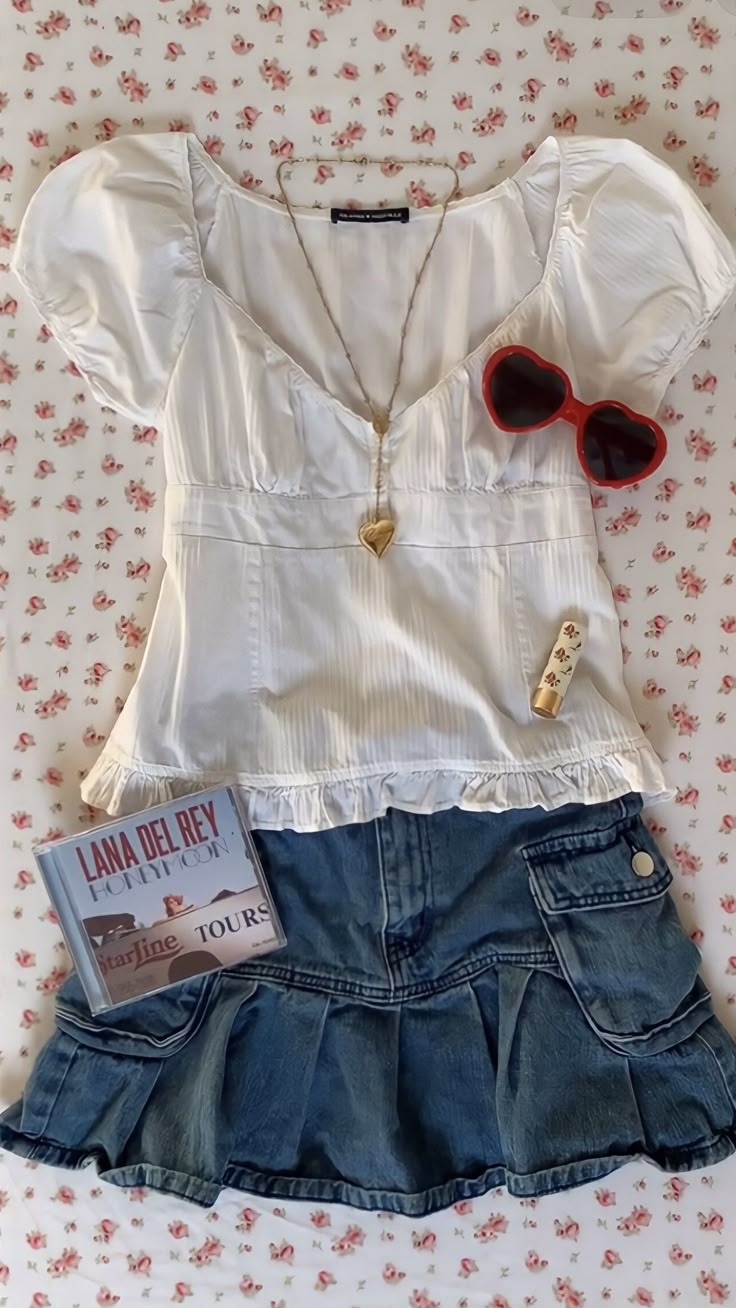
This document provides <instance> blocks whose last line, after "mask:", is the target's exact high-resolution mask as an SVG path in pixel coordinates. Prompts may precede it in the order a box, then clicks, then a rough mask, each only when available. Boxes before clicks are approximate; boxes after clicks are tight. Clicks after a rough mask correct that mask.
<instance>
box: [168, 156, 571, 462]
mask: <svg viewBox="0 0 736 1308" xmlns="http://www.w3.org/2000/svg"><path fill="white" fill-rule="evenodd" d="M179 136H180V138H181V145H182V151H183V172H184V179H185V182H186V188H187V200H188V204H189V215H188V216H189V220H190V224H191V234H192V240H193V243H194V246H195V252H196V257H197V260H198V263H199V272H200V276H201V278H202V281H203V283H204V284H205V285H207V286H208V287H209V288H210V289H211V291H212V292H213V293H214V294H215V295H216V296H217V297H218V298H219V299H220V300H222V301H224V302H225V303H227V304H228V305H230V307H231V308H232V309H234V310H235V311H236V313H237V314H238V315H239V316H241V317H242V318H243V319H244V320H245V321H246V322H247V323H248V324H249V325H250V327H251V328H252V330H253V331H254V332H255V334H256V336H257V337H259V338H260V340H261V341H262V342H263V344H264V346H265V347H266V348H267V349H269V350H271V351H272V352H273V353H275V354H276V356H277V357H279V358H281V359H282V360H283V361H284V362H285V363H286V364H287V365H288V366H289V367H290V369H291V370H292V372H293V374H294V375H295V377H296V379H297V380H298V381H299V382H301V383H302V384H304V385H306V386H308V387H309V389H310V390H311V391H312V393H313V395H314V396H315V397H316V398H317V399H318V400H319V401H320V402H321V403H322V404H323V405H325V407H327V408H328V409H332V410H335V411H337V412H340V413H342V414H343V416H344V417H346V418H347V419H349V420H350V422H351V424H355V425H356V426H358V428H359V429H360V432H361V435H362V436H363V439H364V440H366V441H371V442H372V438H373V430H372V420H371V418H369V417H364V416H363V415H362V414H360V413H357V412H356V411H355V410H354V409H352V408H351V407H350V406H349V405H348V404H345V403H343V401H342V400H340V399H338V398H337V396H335V395H333V394H332V392H331V391H329V390H328V389H327V388H326V387H325V386H322V385H321V384H320V382H318V381H317V379H316V378H315V377H313V376H312V374H311V373H310V372H308V370H307V369H306V368H304V367H303V366H302V364H300V363H297V361H296V359H294V358H293V357H292V356H291V355H290V354H289V352H288V350H286V349H284V347H283V346H282V345H279V343H278V341H276V340H275V339H274V338H273V337H272V336H271V335H270V333H269V332H267V331H266V329H265V328H264V327H262V326H261V324H260V323H259V322H258V320H257V319H256V318H254V317H253V316H252V315H251V314H250V313H248V311H247V309H246V308H245V307H244V306H243V305H242V304H240V303H239V302H238V301H237V300H235V299H234V298H233V297H232V296H231V295H229V294H228V292H227V291H226V290H225V289H224V288H223V287H221V286H219V285H218V284H217V282H214V281H213V280H212V279H211V277H209V275H208V273H207V270H206V268H205V263H204V250H203V248H202V244H201V241H200V237H199V228H198V224H197V215H196V206H195V200H194V180H193V175H192V158H191V154H190V150H191V152H192V154H193V155H194V156H195V158H196V159H197V160H198V162H199V163H200V164H201V165H202V166H203V168H204V169H205V171H206V172H207V173H208V174H209V175H210V177H211V178H212V179H213V181H214V182H215V183H216V185H217V191H216V195H215V215H216V214H217V211H218V209H219V204H220V197H221V195H222V193H223V192H224V191H228V192H229V193H230V194H232V195H234V196H235V197H237V198H238V199H239V200H240V201H245V203H246V205H251V206H255V207H257V208H263V209H267V210H268V211H269V212H270V213H273V214H278V215H280V216H281V217H283V218H286V219H287V221H288V220H289V214H288V211H287V209H286V206H285V205H284V204H282V203H280V202H279V201H278V200H274V199H272V198H271V197H270V196H267V195H260V194H259V193H258V192H257V191H252V190H249V189H247V188H245V187H243V186H240V185H239V183H238V182H236V181H235V180H234V179H233V178H232V177H231V176H230V174H229V173H227V172H226V171H225V169H224V168H223V167H222V166H221V165H220V164H219V163H218V162H217V161H216V160H215V159H213V158H212V156H211V155H210V154H209V152H208V151H207V150H206V149H205V147H204V145H203V144H202V142H201V141H200V139H199V137H198V136H197V135H196V134H195V133H194V132H181V133H179ZM564 146H565V142H564V141H560V140H558V139H557V137H555V136H552V135H551V134H550V135H548V136H546V137H545V138H544V139H543V140H542V141H540V143H539V145H538V146H537V147H536V149H535V150H534V152H533V153H532V154H531V155H529V157H528V158H527V159H525V160H524V162H523V163H522V164H521V165H520V166H519V168H517V169H516V171H515V172H514V173H511V174H510V175H509V176H508V177H505V178H503V180H502V181H500V182H498V183H497V184H496V185H495V186H491V187H487V188H486V189H485V190H484V191H479V192H477V193H476V194H474V195H469V196H461V197H460V198H459V199H457V200H451V201H450V203H449V205H448V206H447V213H446V216H445V228H444V231H443V235H444V234H445V233H446V232H447V230H448V223H451V220H452V218H453V216H454V214H456V213H458V212H460V211H462V210H465V209H468V208H471V207H473V206H480V205H483V204H487V203H489V202H490V201H492V200H495V199H496V198H498V197H499V196H500V195H503V194H506V193H507V192H510V191H512V190H513V188H514V187H517V188H518V184H519V182H520V181H522V180H524V179H525V178H527V177H530V176H532V175H533V174H534V172H535V170H536V168H537V167H538V165H539V162H540V159H546V157H547V155H548V154H549V151H550V150H552V151H554V155H555V157H556V159H557V164H558V186H557V194H556V196H555V203H554V213H553V222H552V229H551V232H550V238H549V244H548V246H547V250H546V252H545V259H544V264H543V267H542V273H541V276H540V278H539V280H538V281H537V282H535V284H534V286H532V287H531V288H530V289H529V290H528V291H527V293H526V294H525V295H524V296H522V298H521V299H520V300H518V301H517V302H516V304H514V305H513V306H512V307H511V309H510V310H509V311H508V313H507V314H506V315H505V316H504V317H503V318H502V320H501V321H500V322H499V323H497V324H496V326H495V327H494V328H493V329H492V330H491V331H490V332H489V333H488V335H487V336H485V337H484V338H483V340H482V341H481V342H480V343H479V344H478V345H477V346H476V347H475V348H474V349H473V350H471V351H470V352H469V353H468V354H466V355H464V356H463V357H462V358H461V359H458V360H457V362H456V363H454V364H452V366H451V367H450V368H448V370H447V371H446V372H445V373H443V375H442V376H441V377H440V378H439V380H438V381H437V382H435V383H434V385H433V386H431V387H430V388H429V390H427V391H424V392H423V393H422V394H421V395H418V396H417V397H416V398H415V399H414V400H411V401H410V402H409V403H408V404H406V405H405V406H404V408H403V409H398V410H396V411H395V412H394V413H393V415H392V417H391V426H390V428H389V432H388V435H387V437H386V445H390V444H391V442H392V440H393V439H395V438H396V435H397V431H398V427H399V425H400V423H399V420H406V419H408V418H409V417H410V416H411V415H413V414H414V413H415V411H416V410H417V409H419V408H420V407H421V406H423V405H424V404H426V403H428V402H429V401H430V400H431V399H433V398H434V397H435V396H436V395H437V394H438V393H439V392H440V391H441V390H443V389H444V388H445V387H447V386H448V385H450V383H451V382H452V381H453V380H454V379H455V378H456V377H458V376H459V375H460V373H461V372H462V371H463V369H466V368H470V367H472V366H473V364H474V363H475V362H476V361H477V360H478V359H479V358H481V357H482V356H483V355H484V354H485V353H486V352H487V351H489V350H491V349H492V347H493V345H494V344H495V342H496V341H497V339H498V337H499V336H500V335H501V333H502V332H505V331H507V330H508V328H509V327H510V326H511V325H512V324H513V322H514V321H515V319H516V316H517V315H518V314H520V313H521V311H522V309H524V308H528V307H529V305H530V304H532V303H533V302H534V301H536V300H537V299H538V298H541V297H542V295H543V294H544V292H545V291H546V290H547V288H548V286H549V283H550V281H551V278H552V275H553V273H554V271H555V268H556V266H557V255H558V250H559V243H560V236H561V232H562V227H563V217H564V213H565V210H566V208H567V204H568V201H569V195H568V190H567V168H566V163H567V161H566V157H565V149H564ZM346 162H348V160H346ZM292 210H293V212H294V215H295V217H296V219H297V220H298V221H301V220H302V219H312V220H316V221H318V222H330V221H331V219H330V211H329V209H328V208H326V207H322V206H304V205H292ZM441 210H442V205H440V204H436V205H426V206H424V207H423V208H422V209H420V210H418V211H414V210H413V211H412V220H414V219H415V217H416V218H419V219H426V218H431V217H435V218H438V217H439V214H440V212H441ZM215 220H216V219H215ZM213 226H214V222H213Z"/></svg>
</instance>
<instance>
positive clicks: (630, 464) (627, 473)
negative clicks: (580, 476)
mask: <svg viewBox="0 0 736 1308" xmlns="http://www.w3.org/2000/svg"><path fill="white" fill-rule="evenodd" d="M656 451H657V438H656V436H655V434H654V432H653V431H652V429H651V427H647V426H646V425H645V423H643V422H636V421H635V420H634V419H633V418H628V417H627V416H626V414H625V413H623V412H622V410H621V409H616V408H614V406H613V405H607V404H602V405H601V406H600V408H599V409H595V410H594V412H593V413H591V415H590V417H589V418H588V419H587V421H586V423H585V427H584V429H583V456H584V458H585V460H586V462H587V464H588V467H589V468H590V471H591V472H592V473H593V475H594V476H595V477H598V478H599V479H600V480H601V481H627V480H628V479H629V478H631V477H640V476H642V475H643V474H644V473H645V472H646V470H647V468H648V467H649V465H650V463H651V462H652V460H653V459H654V455H655V454H656Z"/></svg>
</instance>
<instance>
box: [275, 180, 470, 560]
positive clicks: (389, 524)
mask: <svg viewBox="0 0 736 1308" xmlns="http://www.w3.org/2000/svg"><path fill="white" fill-rule="evenodd" d="M386 162H388V160H384V159H372V158H369V157H368V156H367V155H362V156H361V157H360V158H357V159H356V158H341V157H339V156H334V157H333V158H327V157H322V156H314V155H313V156H308V155H302V156H300V157H299V158H298V159H282V160H281V162H280V164H279V166H278V168H277V169H276V180H277V182H278V184H279V190H280V191H281V196H282V198H283V201H284V204H285V205H286V209H287V212H288V214H289V217H290V219H291V224H292V227H293V228H294V233H295V235H296V238H297V240H298V242H299V245H300V247H301V251H302V254H303V255H304V259H305V262H306V264H307V267H308V269H309V271H310V273H311V275H312V279H313V281H314V284H315V286H316V288H317V292H318V294H319V298H320V300H321V301H322V304H323V307H324V310H325V313H326V314H327V317H328V318H329V320H330V322H331V323H332V326H333V328H334V330H335V334H336V336H337V338H338V340H339V341H340V344H341V345H342V348H343V351H344V353H345V357H346V359H347V361H348V363H349V364H350V367H351V369H352V372H353V376H354V377H355V380H356V382H357V383H358V386H359V387H360V390H361V393H362V395H363V399H364V400H365V402H366V404H367V406H368V409H369V410H370V414H371V417H372V419H373V430H374V432H375V434H376V441H377V450H376V478H375V494H376V498H375V504H374V508H373V515H372V517H371V518H369V519H368V520H367V521H365V522H362V523H361V525H360V530H359V532H358V539H359V541H360V543H361V545H364V546H365V548H366V549H367V550H369V551H370V553H371V554H373V555H374V556H375V557H376V558H377V559H380V558H381V556H382V555H383V554H385V553H386V550H387V549H388V547H389V545H390V544H391V541H392V540H393V538H394V534H395V532H396V524H395V522H394V521H393V519H392V518H391V517H389V515H388V512H386V511H384V512H382V510H381V496H382V493H383V442H384V440H385V438H386V434H387V432H388V430H389V428H390V426H391V409H392V408H393V403H394V399H395V398H396V392H397V390H398V388H399V382H400V381H401V371H402V368H403V365H404V344H405V341H406V333H407V328H408V326H409V319H410V318H411V313H412V309H413V308H414V301H415V299H416V294H417V291H418V289H419V283H420V282H421V280H422V277H423V275H424V270H425V268H426V267H427V264H428V263H429V259H430V255H431V254H432V251H433V250H434V247H435V245H436V244H437V241H438V239H439V235H440V232H441V231H442V227H443V224H444V221H445V215H446V214H447V206H448V205H449V203H450V201H451V199H452V197H453V195H454V194H455V192H456V191H457V190H459V189H460V178H459V177H458V173H457V169H456V168H455V167H453V165H452V164H451V163H447V162H445V161H444V160H441V159H393V158H392V159H391V160H390V162H391V163H392V164H395V163H401V164H421V165H422V167H432V168H438V167H439V168H449V169H450V170H451V172H452V174H453V177H454V182H453V186H452V190H451V191H450V192H449V194H448V195H447V198H446V199H445V201H444V203H443V205H442V213H441V214H440V220H439V224H438V226H437V230H436V231H435V234H434V236H433V237H432V240H431V242H430V244H429V247H428V249H427V252H426V254H425V256H424V259H423V260H422V263H421V266H420V268H419V272H418V273H417V275H416V278H415V281H414V287H413V289H412V292H411V295H410V297H409V307H408V308H407V311H406V316H405V318H404V323H403V326H402V328H401V340H400V344H399V359H398V363H397V366H396V377H395V380H394V385H393V390H392V391H391V394H390V396H389V399H388V402H387V404H386V407H385V408H383V409H379V408H378V407H377V406H376V405H375V404H374V403H373V400H372V399H371V397H370V395H369V394H368V392H367V390H366V388H365V386H364V384H363V379H362V377H361V375H360V373H359V371H358V369H357V367H356V366H355V362H354V360H353V356H352V354H351V352H350V349H349V347H348V345H347V342H346V341H345V337H344V336H343V334H342V332H341V331H340V328H339V326H338V324H337V322H336V321H335V317H334V314H333V313H332V310H331V309H330V306H329V304H328V303H327V298H326V296H325V293H324V291H323V289H322V284H321V282H320V280H319V277H318V276H317V273H316V271H315V268H314V265H313V263H312V260H311V259H310V257H309V254H308V253H307V249H306V246H305V244H304V241H303V239H302V235H301V232H300V231H299V228H298V226H297V222H296V217H295V215H294V211H293V209H292V207H291V204H290V202H289V197H288V196H287V194H286V191H285V190H284V186H283V183H282V181H281V170H282V168H285V167H287V166H289V167H291V166H293V165H294V164H301V163H318V164H324V163H352V164H358V165H359V166H361V167H364V166H365V165H367V164H370V163H376V164H383V163H386Z"/></svg>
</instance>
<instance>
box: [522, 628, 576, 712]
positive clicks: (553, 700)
mask: <svg viewBox="0 0 736 1308" xmlns="http://www.w3.org/2000/svg"><path fill="white" fill-rule="evenodd" d="M584 643H585V641H584V638H583V632H582V628H581V625H580V623H579V622H576V621H575V620H574V619H573V618H566V619H565V621H564V622H563V624H562V626H561V627H560V632H559V635H558V637H557V640H556V641H555V643H554V645H553V646H552V650H551V652H550V656H549V658H548V660H547V665H546V667H545V669H544V672H543V673H542V675H541V677H540V678H539V685H538V686H537V688H536V690H535V692H534V694H533V695H532V702H531V708H532V712H533V713H536V715H537V717H540V718H556V717H557V714H558V713H559V711H560V709H561V708H562V703H563V700H564V698H565V695H566V694H567V688H568V686H569V685H570V681H571V680H572V675H573V673H574V671H575V668H576V666H577V662H578V659H579V658H580V654H581V652H582V649H583V645H584Z"/></svg>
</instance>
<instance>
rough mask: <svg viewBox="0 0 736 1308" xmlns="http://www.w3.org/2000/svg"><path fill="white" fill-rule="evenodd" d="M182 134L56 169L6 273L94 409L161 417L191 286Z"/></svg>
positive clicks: (194, 267)
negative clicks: (98, 406) (97, 404)
mask: <svg viewBox="0 0 736 1308" xmlns="http://www.w3.org/2000/svg"><path fill="white" fill-rule="evenodd" d="M187 164H188V156H187V154H186V139H185V137H184V135H183V134H178V133H153V134H148V135H145V136H121V137H117V138H115V139H114V140H111V141H106V142H104V143H103V144H100V145H95V146H91V147H90V148H89V149H86V150H82V151H80V152H79V153H78V154H76V155H73V156H72V157H71V158H69V159H67V160H65V162H64V163H61V164H59V165H57V167H56V168H54V169H53V170H52V171H51V172H50V173H49V174H48V175H47V176H46V177H45V178H44V180H43V181H42V183H41V185H40V186H39V187H38V189H37V190H36V192H35V193H34V195H33V196H32V198H31V200H30V203H29V205H28V207H27V209H26V211H25V213H24V215H23V219H22V222H21V225H20V229H19V231H18V237H17V241H16V244H15V247H14V249H13V252H12V256H11V261H10V266H11V269H12V270H13V272H14V273H15V275H16V276H17V278H18V279H19V281H20V282H21V284H22V286H23V287H24V289H25V291H26V292H27V294H28V295H29V296H30V298H31V299H32V301H33V303H34V304H35V306H36V308H37V310H38V312H39V313H40V315H41V317H42V318H43V320H44V321H45V322H46V323H47V324H48V326H49V327H50V329H51V331H52V332H53V334H54V336H55V338H56V340H57V341H58V343H59V345H60V346H61V348H62V349H63V350H64V352H65V353H66V354H67V355H68V357H69V358H70V359H71V360H73V362H74V363H75V364H76V366H77V367H78V369H79V371H80V373H81V374H82V375H83V377H84V378H85V380H86V382H87V383H88V385H89V387H90V390H91V391H92V394H93V395H94V396H95V398H96V399H97V400H99V401H100V402H101V403H102V404H106V405H109V406H110V407H111V408H113V409H115V410H117V411H118V412H119V413H122V414H124V415H125V416H126V417H129V418H131V419H133V420H134V421H144V422H151V421H154V420H155V419H156V417H157V415H158V414H159V413H160V411H161V409H162V407H163V405H164V402H165V398H166V394H167V390H168V384H169V380H170V378H171V374H172V372H173V369H174V366H175V363H176V360H177V357H178V354H179V350H180V348H181V345H182V342H183V340H184V337H185V335H186V332H187V329H188V327H189V323H190V321H191V318H192V314H193V311H194V306H195V303H196V298H197V295H198V292H199V289H200V286H201V258H200V253H199V247H198V242H197V231H196V224H195V223H194V221H193V216H192V210H191V190H190V187H189V180H190V179H189V173H188V166H187Z"/></svg>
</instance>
